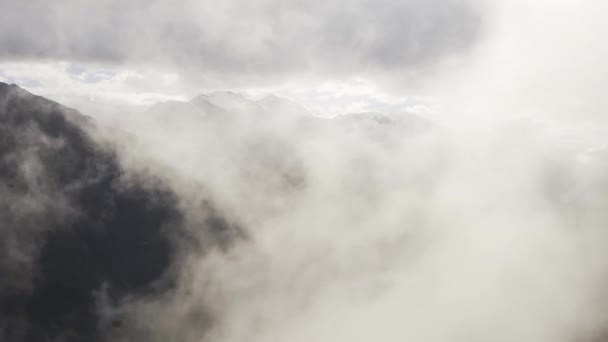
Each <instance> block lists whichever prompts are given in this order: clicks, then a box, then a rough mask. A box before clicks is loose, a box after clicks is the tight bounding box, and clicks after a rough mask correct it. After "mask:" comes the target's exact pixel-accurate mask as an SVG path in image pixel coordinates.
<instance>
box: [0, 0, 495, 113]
mask: <svg viewBox="0 0 608 342" xmlns="http://www.w3.org/2000/svg"><path fill="white" fill-rule="evenodd" d="M0 6H2V11H1V13H0V80H3V81H6V82H14V83H18V84H20V85H22V86H23V87H25V88H27V89H30V90H32V91H35V92H38V93H41V94H43V95H47V96H50V97H52V98H55V99H57V100H61V101H65V102H67V103H68V104H73V105H76V106H85V107H87V109H88V108H91V109H93V108H94V107H96V106H97V107H99V106H100V105H116V104H123V105H124V104H129V105H140V104H150V103H153V102H157V101H163V100H167V99H187V98H189V97H192V96H194V95H196V94H198V93H201V92H204V91H210V90H217V89H233V90H234V89H236V90H240V91H243V92H249V93H253V94H255V93H260V92H274V93H280V94H283V95H286V96H288V97H292V98H295V99H298V100H301V102H305V103H306V104H308V105H310V106H312V107H315V108H317V109H319V110H321V111H332V112H333V111H339V112H345V111H365V110H375V109H384V108H385V107H386V106H387V105H389V108H390V109H391V110H404V109H405V108H410V107H412V106H415V105H419V104H420V103H425V102H427V101H425V94H423V92H422V91H418V90H415V89H408V88H411V87H410V85H411V84H414V83H417V82H419V81H421V80H423V79H425V78H426V77H430V75H432V74H434V73H435V70H434V69H435V67H436V66H437V65H438V64H440V63H441V62H442V61H444V60H445V59H447V58H452V57H457V56H462V55H464V54H467V53H469V52H470V51H471V49H473V48H474V47H475V46H476V44H478V42H479V40H480V38H481V35H482V26H483V23H482V20H483V18H482V16H483V13H481V8H480V4H479V3H478V2H477V1H475V0H407V1H395V0H381V1H371V0H355V1H344V0H341V1H332V2H327V1H320V0H313V1H280V0H261V1H252V2H243V1H238V0H228V1H222V2H215V1H213V2H212V1H194V0H178V1H171V2H167V1H160V0H146V1H141V0H139V1H129V2H125V1H119V0H101V1H96V2H95V3H94V4H92V3H90V2H83V1H78V0H63V1H57V2H52V3H50V2H48V1H42V0H33V1H10V0H0ZM328 98H330V100H328ZM91 102H93V103H94V104H95V105H94V106H88V104H90V103H91ZM383 106H384V107H383Z"/></svg>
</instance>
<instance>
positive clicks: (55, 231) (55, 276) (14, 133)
mask: <svg viewBox="0 0 608 342" xmlns="http://www.w3.org/2000/svg"><path fill="white" fill-rule="evenodd" d="M87 125H88V126H92V125H93V123H92V121H91V120H90V119H88V118H87V117H85V116H83V115H81V114H80V113H78V112H76V111H74V110H71V109H68V108H65V107H63V106H61V105H59V104H57V103H55V102H52V101H49V100H46V99H44V98H42V97H38V96H34V95H32V94H30V93H28V92H27V91H25V90H23V89H21V88H19V87H17V86H15V85H7V84H3V83H0V340H1V341H4V342H12V341H32V342H34V341H36V342H44V341H66V342H67V341H102V340H104V336H107V335H110V334H108V331H105V330H107V329H106V328H102V327H101V323H100V322H102V321H104V322H106V321H108V318H107V317H101V313H100V310H99V307H98V305H99V301H98V299H99V298H101V297H103V298H107V300H109V301H110V302H118V301H120V300H121V299H122V298H126V297H127V296H129V297H133V296H135V297H136V296H143V295H145V294H150V293H154V292H159V291H167V290H168V286H170V283H171V279H170V273H171V272H169V270H170V269H171V264H172V262H173V260H174V255H175V253H174V251H173V250H174V248H175V245H174V243H173V242H172V241H175V239H174V237H176V236H177V235H179V234H183V233H184V231H185V229H183V225H184V224H183V222H184V217H183V215H182V214H181V213H180V211H179V209H178V205H177V199H176V196H175V195H174V194H173V193H172V192H171V191H170V190H169V189H168V188H167V187H165V186H163V184H162V182H160V181H159V180H158V179H154V178H152V177H145V178H144V177H141V176H140V177H133V176H130V177H129V179H128V182H127V181H126V180H125V179H126V175H125V172H124V170H122V169H121V167H120V165H119V163H118V161H117V158H116V156H115V155H114V153H113V152H112V151H110V150H108V149H106V148H102V147H101V146H99V145H98V144H96V143H95V142H94V141H93V140H92V139H91V138H90V137H89V136H88V135H87V133H86V130H85V129H84V128H85V126H87ZM213 222H224V221H223V220H221V219H215V220H214V221H213ZM216 228H217V230H219V231H221V230H223V229H224V227H216ZM110 321H111V322H112V323H111V325H113V326H119V325H120V324H121V323H120V321H117V320H112V319H111V318H110ZM108 329H111V328H108Z"/></svg>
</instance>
